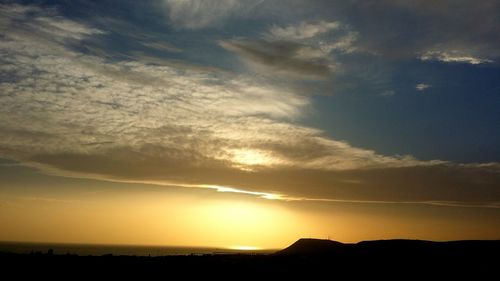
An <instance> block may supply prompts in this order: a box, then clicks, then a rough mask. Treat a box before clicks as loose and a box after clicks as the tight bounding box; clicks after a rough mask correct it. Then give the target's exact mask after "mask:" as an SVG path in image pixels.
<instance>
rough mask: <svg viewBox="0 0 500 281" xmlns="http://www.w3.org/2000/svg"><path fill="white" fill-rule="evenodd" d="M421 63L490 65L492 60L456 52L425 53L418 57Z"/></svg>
mask: <svg viewBox="0 0 500 281" xmlns="http://www.w3.org/2000/svg"><path fill="white" fill-rule="evenodd" d="M420 59H421V60H423V61H430V60H436V61H442V62H448V63H468V64H483V63H492V62H493V60H491V59H487V58H480V57H476V56H473V55H470V54H466V53H464V52H458V51H450V52H448V51H427V52H425V53H423V54H422V55H421V56H420Z"/></svg>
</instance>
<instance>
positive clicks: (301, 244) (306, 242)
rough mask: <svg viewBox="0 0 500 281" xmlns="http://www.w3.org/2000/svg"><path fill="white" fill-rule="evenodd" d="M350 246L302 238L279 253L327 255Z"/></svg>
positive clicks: (324, 240)
mask: <svg viewBox="0 0 500 281" xmlns="http://www.w3.org/2000/svg"><path fill="white" fill-rule="evenodd" d="M347 246H348V245H347V244H344V243H341V242H337V241H332V240H326V239H313V238H302V239H299V240H297V241H296V242H295V243H293V244H292V245H290V246H288V247H287V248H285V249H283V250H281V251H278V254H282V255H327V254H333V253H337V252H339V251H344V250H345V249H346V247H347Z"/></svg>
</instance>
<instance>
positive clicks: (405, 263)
mask: <svg viewBox="0 0 500 281" xmlns="http://www.w3.org/2000/svg"><path fill="white" fill-rule="evenodd" d="M498 253H500V240H490V241H483V240H481V241H450V242H432V241H422V240H379V241H363V242H359V243H356V244H347V243H340V242H336V241H330V240H321V239H300V240H298V241H297V242H295V243H293V244H292V245H290V246H289V247H287V248H286V249H283V250H281V251H278V252H277V253H275V254H227V255H225V254H218V255H213V254H206V255H189V256H158V257H146V256H115V255H103V256H78V255H64V254H58V253H55V252H53V251H48V252H47V253H32V254H15V253H5V252H4V253H2V252H0V265H2V269H3V270H4V272H3V273H4V275H5V276H20V277H27V276H30V275H34V277H37V278H40V276H42V275H43V276H49V277H51V279H52V277H55V276H61V277H65V280H66V279H68V278H71V277H79V278H80V277H88V278H89V279H90V278H95V277H96V276H100V277H102V276H108V275H109V276H110V277H112V278H113V279H118V278H119V277H121V276H123V277H125V278H130V277H132V276H137V277H138V278H141V279H145V278H146V277H151V278H153V277H154V278H156V276H161V277H165V279H168V278H167V277H172V279H174V278H173V277H174V276H182V277H186V278H189V277H193V278H194V277H201V278H204V279H210V278H209V277H214V278H216V280H222V279H225V278H228V279H229V278H231V280H234V279H249V278H255V279H257V278H259V279H261V278H263V277H274V276H275V277H276V278H279V280H281V279H285V278H286V279H288V278H289V279H297V278H300V279H305V280H319V279H323V278H327V279H335V278H336V279H340V280H343V279H348V278H349V279H357V278H361V277H368V278H370V279H374V278H379V277H380V278H382V280H388V279H393V278H394V279H397V280H401V279H408V278H410V279H422V280H427V279H429V278H431V277H432V279H438V280H439V279H443V280H449V279H452V278H453V279H455V278H456V279H459V278H460V280H461V279H466V280H487V279H491V276H497V275H498V268H499V262H498ZM5 272H7V273H5ZM103 273H104V274H105V275H103ZM9 274H11V275H9Z"/></svg>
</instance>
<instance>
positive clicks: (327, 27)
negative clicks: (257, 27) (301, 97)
mask: <svg viewBox="0 0 500 281" xmlns="http://www.w3.org/2000/svg"><path fill="white" fill-rule="evenodd" d="M331 32H335V34H331ZM328 34H329V36H326V37H325V35H328ZM356 38H357V33H356V32H354V31H351V30H349V28H347V27H346V26H344V25H342V24H341V23H340V22H336V21H333V22H326V21H319V22H301V23H298V24H296V25H289V26H286V27H279V26H276V25H275V26H273V27H271V28H270V29H269V30H268V31H267V32H265V33H264V34H263V35H262V38H260V39H242V38H238V39H230V40H221V41H219V45H220V46H222V47H223V48H225V49H226V50H229V51H231V52H233V53H235V54H237V55H238V56H239V57H240V58H241V59H242V60H243V61H244V62H245V63H246V64H247V65H249V66H251V67H254V68H257V69H258V70H259V71H258V72H262V71H266V70H267V71H270V72H272V73H273V75H289V76H294V77H296V78H303V79H325V78H328V77H329V76H330V75H331V74H332V73H333V72H334V71H335V70H336V69H337V68H338V67H339V64H338V63H337V62H335V53H338V52H340V53H350V52H353V51H354V50H355V47H354V42H355V41H356Z"/></svg>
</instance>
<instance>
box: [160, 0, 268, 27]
mask: <svg viewBox="0 0 500 281" xmlns="http://www.w3.org/2000/svg"><path fill="white" fill-rule="evenodd" d="M162 1H163V3H164V4H165V6H166V8H167V13H168V17H169V19H170V21H171V23H172V24H173V25H174V26H176V27H179V28H186V29H199V28H206V27H211V26H215V25H218V24H220V23H222V22H223V21H224V20H226V19H228V18H231V17H233V16H236V15H238V16H243V15H244V14H245V13H247V12H248V11H250V10H252V9H254V8H255V7H256V6H257V5H259V4H260V3H261V2H263V0H257V1H240V0H162Z"/></svg>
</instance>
